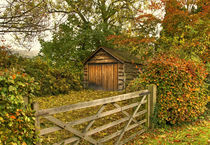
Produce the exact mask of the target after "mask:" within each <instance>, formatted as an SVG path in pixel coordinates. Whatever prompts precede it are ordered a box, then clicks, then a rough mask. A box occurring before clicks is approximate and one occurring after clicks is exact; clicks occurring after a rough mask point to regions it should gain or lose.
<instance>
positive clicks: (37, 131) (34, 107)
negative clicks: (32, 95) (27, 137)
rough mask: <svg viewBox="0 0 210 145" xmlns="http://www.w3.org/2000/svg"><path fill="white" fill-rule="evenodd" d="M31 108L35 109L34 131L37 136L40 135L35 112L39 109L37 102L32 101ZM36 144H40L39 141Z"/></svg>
mask: <svg viewBox="0 0 210 145" xmlns="http://www.w3.org/2000/svg"><path fill="white" fill-rule="evenodd" d="M33 110H34V111H35V132H36V133H37V134H38V137H40V136H39V130H40V118H39V117H38V116H37V112H38V110H39V104H38V103H37V102H33ZM39 139H40V138H39ZM36 145H41V143H40V141H38V142H37V143H36Z"/></svg>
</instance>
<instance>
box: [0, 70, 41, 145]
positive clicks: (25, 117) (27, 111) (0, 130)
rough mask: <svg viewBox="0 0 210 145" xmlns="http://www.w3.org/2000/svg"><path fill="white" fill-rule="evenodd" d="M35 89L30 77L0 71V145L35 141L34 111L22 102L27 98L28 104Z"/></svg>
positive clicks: (14, 72)
mask: <svg viewBox="0 0 210 145" xmlns="http://www.w3.org/2000/svg"><path fill="white" fill-rule="evenodd" d="M36 89H37V84H36V82H35V81H34V79H32V78H31V77H30V76H28V75H26V74H24V73H20V72H18V71H15V70H8V69H3V70H2V69H1V70H0V144H34V143H35V142H36V141H37V137H38V136H37V134H36V133H35V126H34V121H35V118H34V111H33V110H32V109H31V106H30V105H24V101H23V98H24V97H28V98H29V102H30V100H31V99H32V98H33V97H34V91H35V90H36ZM29 104H30V103H29Z"/></svg>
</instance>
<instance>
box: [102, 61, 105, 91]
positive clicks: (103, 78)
mask: <svg viewBox="0 0 210 145" xmlns="http://www.w3.org/2000/svg"><path fill="white" fill-rule="evenodd" d="M102 87H103V89H105V90H106V65H105V64H103V65H102Z"/></svg>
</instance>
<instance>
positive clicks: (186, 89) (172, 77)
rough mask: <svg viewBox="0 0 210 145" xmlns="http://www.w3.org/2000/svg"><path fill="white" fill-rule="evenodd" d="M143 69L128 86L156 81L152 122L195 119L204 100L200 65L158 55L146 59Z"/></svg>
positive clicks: (204, 72) (202, 108)
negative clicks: (154, 109)
mask: <svg viewBox="0 0 210 145" xmlns="http://www.w3.org/2000/svg"><path fill="white" fill-rule="evenodd" d="M146 64H147V65H146V67H145V71H144V72H142V73H141V74H140V75H139V77H138V78H137V79H135V80H134V81H132V82H131V83H130V85H129V86H128V88H127V89H128V90H130V91H136V90H139V89H142V88H143V87H145V86H147V85H149V84H156V85H157V88H158V90H157V93H158V98H157V105H156V112H155V118H154V121H156V124H161V125H165V124H177V123H178V124H179V123H182V122H191V121H194V120H196V119H197V118H198V117H199V116H200V115H202V114H203V113H204V112H205V109H206V107H205V105H206V104H207V102H208V98H207V96H208V95H207V90H206V86H205V82H204V80H205V78H206V71H205V68H204V66H203V65H201V64H196V63H194V62H192V61H186V60H183V59H180V58H178V57H170V56H166V55H164V54H163V55H158V56H156V57H155V58H153V59H151V60H148V62H147V63H146Z"/></svg>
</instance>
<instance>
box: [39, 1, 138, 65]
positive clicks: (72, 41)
mask: <svg viewBox="0 0 210 145" xmlns="http://www.w3.org/2000/svg"><path fill="white" fill-rule="evenodd" d="M136 2H137V0H130V1H127V0H79V1H75V0H66V1H65V4H64V5H63V7H54V9H51V10H50V12H52V13H54V12H59V13H63V14H65V15H66V16H67V21H65V22H64V23H63V24H62V25H60V27H59V30H58V31H56V32H54V35H53V40H52V41H50V42H44V41H41V42H42V43H41V44H42V49H41V52H42V54H43V57H44V58H45V59H47V60H49V61H50V62H51V63H55V64H56V65H58V66H63V65H65V64H68V65H69V63H74V64H75V62H76V63H78V62H79V63H81V62H82V61H84V59H85V58H86V57H87V55H88V54H89V53H90V52H92V51H93V50H95V49H96V48H98V47H99V46H109V43H108V42H107V40H106V37H107V36H109V35H111V34H118V33H120V32H121V29H122V26H124V25H126V24H127V23H128V21H129V20H132V19H133V17H134V13H135V12H134V11H135V4H136Z"/></svg>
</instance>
